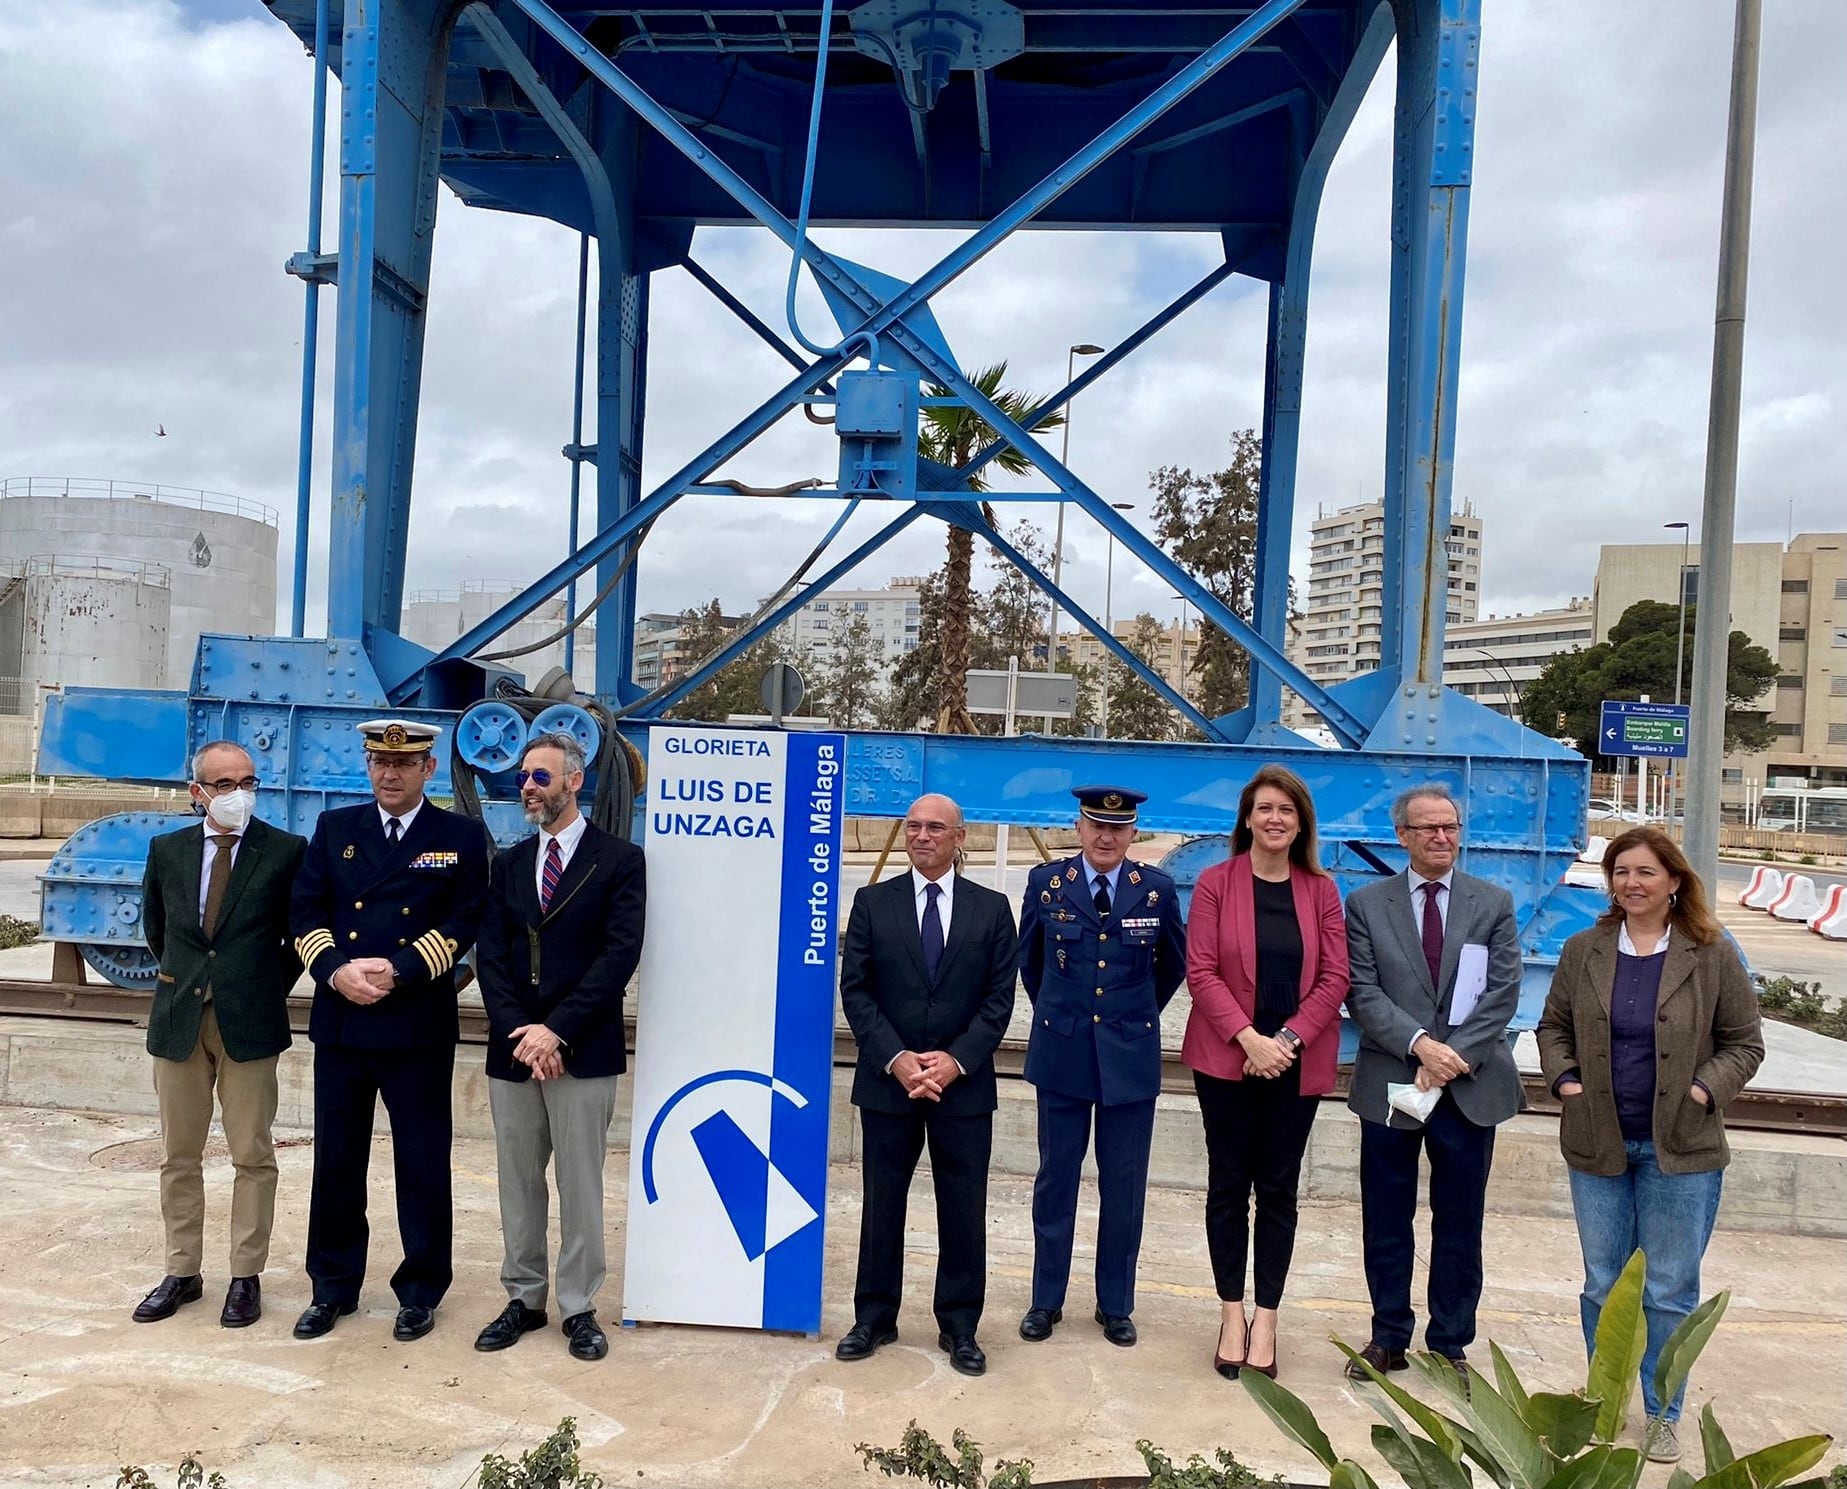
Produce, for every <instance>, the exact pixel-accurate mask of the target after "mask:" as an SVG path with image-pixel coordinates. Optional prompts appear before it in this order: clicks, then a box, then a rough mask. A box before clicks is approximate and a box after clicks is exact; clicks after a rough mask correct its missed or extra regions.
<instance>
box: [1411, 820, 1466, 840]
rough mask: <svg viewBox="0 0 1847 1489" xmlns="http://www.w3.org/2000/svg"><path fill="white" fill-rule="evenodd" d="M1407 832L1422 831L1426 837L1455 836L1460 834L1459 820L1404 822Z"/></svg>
mask: <svg viewBox="0 0 1847 1489" xmlns="http://www.w3.org/2000/svg"><path fill="white" fill-rule="evenodd" d="M1405 830H1406V831H1408V832H1416V833H1422V834H1423V835H1424V836H1425V837H1427V838H1456V837H1461V836H1462V824H1461V823H1460V822H1409V823H1406V824H1405Z"/></svg>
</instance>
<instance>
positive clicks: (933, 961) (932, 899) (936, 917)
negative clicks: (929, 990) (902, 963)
mask: <svg viewBox="0 0 1847 1489" xmlns="http://www.w3.org/2000/svg"><path fill="white" fill-rule="evenodd" d="M942 897H943V886H942V885H940V884H934V883H932V884H926V885H924V913H923V924H922V925H921V926H919V927H918V932H919V934H920V935H921V936H922V938H923V959H924V972H925V973H926V974H927V975H928V976H929V979H930V981H932V982H935V981H936V973H937V969H938V968H940V967H941V966H942V965H943V913H942V911H940V910H939V909H937V907H936V902H937V901H938V900H940V899H941V898H942Z"/></svg>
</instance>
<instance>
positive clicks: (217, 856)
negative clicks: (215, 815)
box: [200, 832, 237, 936]
mask: <svg viewBox="0 0 1847 1489" xmlns="http://www.w3.org/2000/svg"><path fill="white" fill-rule="evenodd" d="M212 844H213V846H214V847H215V848H216V849H217V850H218V851H217V852H215V853H214V854H212V871H211V873H210V875H208V876H207V878H206V881H205V914H204V915H203V916H202V917H201V919H200V925H201V927H202V928H203V929H204V931H205V934H206V935H207V936H209V935H211V933H212V932H213V931H214V930H216V929H217V927H218V912H219V911H220V910H222V909H223V908H224V892H225V890H227V889H229V888H230V887H231V852H232V850H233V849H234V848H236V847H237V834H236V833H232V832H215V833H213V834H212Z"/></svg>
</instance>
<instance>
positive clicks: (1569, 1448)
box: [1520, 1391, 1602, 1458]
mask: <svg viewBox="0 0 1847 1489" xmlns="http://www.w3.org/2000/svg"><path fill="white" fill-rule="evenodd" d="M1601 1405H1602V1403H1601V1402H1599V1401H1596V1400H1593V1399H1592V1398H1591V1397H1588V1396H1585V1395H1583V1394H1582V1393H1581V1392H1576V1391H1574V1392H1572V1394H1571V1395H1569V1396H1562V1395H1558V1394H1555V1393H1554V1392H1551V1391H1539V1392H1536V1393H1535V1394H1533V1395H1531V1396H1529V1397H1527V1400H1526V1410H1525V1411H1523V1412H1522V1413H1521V1414H1520V1415H1521V1416H1522V1417H1523V1418H1524V1419H1525V1421H1526V1425H1527V1426H1529V1427H1531V1428H1532V1429H1533V1431H1535V1432H1537V1433H1538V1434H1539V1435H1540V1436H1541V1437H1543V1438H1544V1439H1545V1442H1546V1446H1547V1447H1548V1448H1550V1449H1551V1450H1552V1451H1553V1452H1554V1453H1556V1454H1558V1456H1559V1457H1561V1458H1569V1457H1571V1456H1572V1455H1573V1454H1574V1453H1577V1452H1579V1451H1581V1450H1582V1449H1583V1447H1584V1444H1585V1443H1587V1442H1589V1441H1590V1436H1591V1433H1592V1432H1593V1431H1595V1430H1596V1427H1597V1411H1598V1408H1599V1407H1600V1406H1601Z"/></svg>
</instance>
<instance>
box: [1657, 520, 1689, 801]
mask: <svg viewBox="0 0 1847 1489" xmlns="http://www.w3.org/2000/svg"><path fill="white" fill-rule="evenodd" d="M1661 526H1662V527H1664V528H1667V529H1670V530H1671V529H1673V528H1676V527H1677V528H1679V529H1680V618H1679V621H1678V623H1677V624H1676V625H1675V627H1674V703H1675V705H1676V706H1678V705H1679V703H1680V687H1681V682H1680V679H1681V667H1682V663H1683V661H1684V660H1685V657H1686V650H1687V541H1688V539H1689V538H1691V537H1692V535H1693V534H1692V529H1691V528H1689V527H1688V525H1687V524H1686V523H1684V522H1664V523H1662V524H1661ZM1679 765H1680V763H1679V761H1675V760H1670V761H1669V762H1668V793H1669V794H1668V820H1669V821H1670V822H1671V821H1672V820H1673V815H1674V807H1675V805H1676V802H1675V800H1674V798H1675V797H1676V796H1678V795H1679V794H1680V768H1679Z"/></svg>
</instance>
